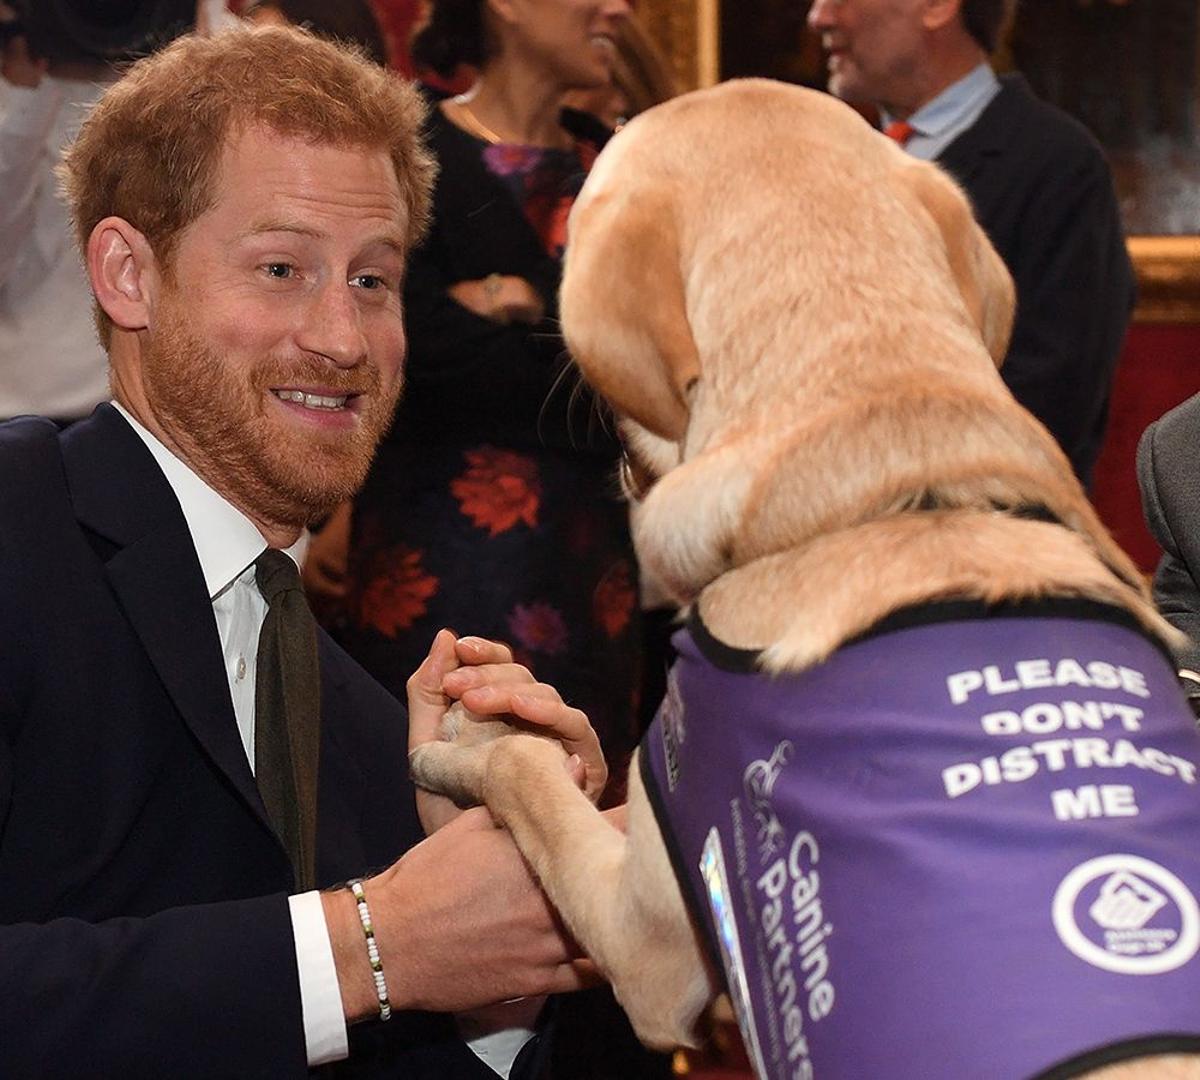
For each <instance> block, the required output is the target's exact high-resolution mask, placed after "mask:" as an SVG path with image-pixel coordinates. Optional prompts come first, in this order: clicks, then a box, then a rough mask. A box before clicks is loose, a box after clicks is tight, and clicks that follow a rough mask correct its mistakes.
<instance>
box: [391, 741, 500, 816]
mask: <svg viewBox="0 0 1200 1080" xmlns="http://www.w3.org/2000/svg"><path fill="white" fill-rule="evenodd" d="M489 751H490V747H489V746H487V745H482V746H459V745H457V744H456V743H451V742H431V743H425V745H424V746H418V747H417V748H416V749H415V750H413V751H412V752H411V753H410V754H409V755H408V770H409V774H410V775H411V776H412V780H413V783H414V784H416V785H417V787H419V788H423V789H424V790H426V791H432V792H433V793H434V794H435V795H445V796H447V797H448V798H449V799H452V800H453V802H454V804H455V805H456V806H459V807H462V808H463V809H466V808H467V807H471V806H479V805H480V804H481V803H482V802H483V778H484V775H485V774H486V773H487V758H488V756H489Z"/></svg>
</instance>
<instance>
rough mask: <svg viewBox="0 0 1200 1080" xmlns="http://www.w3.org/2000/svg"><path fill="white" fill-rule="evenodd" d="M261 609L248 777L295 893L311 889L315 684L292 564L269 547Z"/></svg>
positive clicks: (259, 563)
mask: <svg viewBox="0 0 1200 1080" xmlns="http://www.w3.org/2000/svg"><path fill="white" fill-rule="evenodd" d="M254 577H255V580H256V581H257V582H258V589H259V592H261V593H262V595H263V599H264V600H266V602H267V609H268V610H267V617H266V619H264V620H263V625H262V631H261V632H260V634H259V637H258V673H257V676H256V679H255V685H254V774H255V779H256V780H257V781H258V790H259V794H260V795H261V796H262V800H263V804H264V805H265V806H266V808H267V816H268V817H269V818H270V819H271V824H272V825H274V826H275V831H276V832H277V833H278V835H279V838H280V840H282V841H283V846H284V848H285V849H286V850H287V853H288V858H289V859H291V862H292V868H293V870H294V871H295V874H296V884H297V886H298V887H299V888H300V889H301V891H307V890H308V889H311V888H313V887H314V885H315V877H316V838H317V758H318V754H319V750H320V742H321V678H320V672H319V669H318V667H317V635H316V623H315V622H314V621H313V617H312V612H311V611H309V608H308V601H307V600H306V599H305V598H304V592H303V591H302V589H301V587H300V573H299V571H298V570H297V569H296V564H295V563H294V562H292V560H291V558H290V557H289V556H287V555H285V554H284V553H283V552H282V551H276V550H274V549H273V548H268V549H267V550H266V551H264V552H263V553H262V554H261V555H260V556H259V557H258V558H257V559H255V560H254Z"/></svg>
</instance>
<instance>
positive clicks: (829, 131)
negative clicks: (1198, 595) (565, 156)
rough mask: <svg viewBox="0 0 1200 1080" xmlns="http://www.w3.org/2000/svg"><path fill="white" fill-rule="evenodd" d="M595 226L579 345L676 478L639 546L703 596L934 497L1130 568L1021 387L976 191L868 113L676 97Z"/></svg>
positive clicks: (620, 165)
mask: <svg viewBox="0 0 1200 1080" xmlns="http://www.w3.org/2000/svg"><path fill="white" fill-rule="evenodd" d="M570 233H571V242H570V244H569V246H568V254H567V259H566V267H565V273H564V279H563V286H562V294H561V310H562V317H563V327H564V333H565V336H566V339H567V342H568V345H569V347H570V349H571V352H572V354H573V356H574V357H575V359H576V361H577V362H578V364H579V366H580V367H581V369H582V371H583V373H584V375H585V377H586V378H587V379H588V381H589V382H590V383H591V384H592V385H593V386H594V387H595V388H596V389H597V390H598V391H599V392H600V393H601V394H602V395H603V396H604V397H605V398H606V399H607V400H608V401H609V402H610V403H611V404H612V405H613V407H614V408H615V410H616V412H617V414H618V416H619V417H620V418H621V427H622V432H623V436H624V438H625V441H626V444H627V446H628V447H629V449H630V451H631V454H632V456H633V457H634V459H635V460H636V462H637V463H638V466H639V468H638V469H637V470H636V471H637V472H639V473H641V474H642V482H641V483H639V484H636V485H635V487H638V488H643V489H645V488H648V487H649V486H650V484H651V483H653V490H651V491H650V493H649V495H648V496H647V497H646V499H645V501H644V503H643V504H642V506H641V507H639V508H638V511H637V513H636V514H635V540H636V542H637V545H638V550H639V555H640V556H641V558H642V561H643V565H644V566H646V567H647V568H648V570H649V571H650V573H651V575H652V576H653V577H655V578H657V579H659V580H660V582H661V583H662V584H664V585H665V586H666V588H667V591H668V592H670V593H671V594H672V595H673V596H674V597H675V598H676V599H677V600H680V601H687V600H690V599H691V598H692V597H694V596H695V595H696V594H697V592H698V591H699V590H700V589H702V588H704V586H705V585H707V584H708V583H709V582H710V581H712V580H713V579H714V578H715V577H716V576H718V575H719V574H720V573H722V572H723V571H724V570H726V569H728V568H730V567H731V566H735V565H740V564H743V563H745V562H747V561H749V560H752V559H754V558H756V557H758V556H761V555H763V554H766V553H769V552H771V551H774V550H780V549H781V548H784V547H787V546H788V545H796V544H799V543H803V542H805V541H807V540H809V539H811V538H812V537H813V536H816V535H819V534H820V533H822V532H827V531H829V530H831V529H836V528H844V527H848V526H849V525H852V524H854V523H855V522H859V521H862V520H867V519H870V518H872V517H874V516H878V515H881V514H886V513H891V512H896V511H897V510H902V509H904V508H905V507H906V506H908V505H910V504H912V503H918V504H926V503H933V504H935V505H939V506H957V505H965V506H972V507H976V508H990V507H994V506H1007V505H1014V506H1022V505H1026V504H1030V503H1033V504H1035V505H1039V506H1040V505H1048V506H1049V507H1050V508H1051V511H1052V513H1054V514H1057V515H1058V516H1059V517H1060V519H1062V520H1064V521H1066V522H1068V523H1069V524H1070V525H1072V527H1075V528H1076V529H1078V530H1079V531H1081V532H1085V533H1087V534H1089V536H1091V535H1093V534H1094V536H1095V539H1094V544H1095V546H1096V547H1097V549H1098V550H1101V549H1103V550H1102V556H1103V557H1104V558H1105V560H1106V561H1110V557H1111V559H1114V560H1116V561H1118V562H1120V560H1121V558H1122V557H1121V556H1120V553H1119V552H1118V551H1117V550H1116V549H1115V546H1113V545H1112V544H1111V541H1110V540H1107V538H1106V537H1105V536H1104V535H1103V529H1102V528H1101V527H1100V526H1099V523H1098V522H1097V521H1095V518H1094V515H1093V514H1091V511H1090V508H1088V507H1087V503H1086V499H1085V498H1084V497H1083V494H1082V492H1081V491H1080V490H1079V488H1078V485H1077V484H1075V483H1074V480H1073V478H1072V477H1071V475H1070V469H1069V466H1068V464H1067V462H1066V459H1065V458H1064V457H1063V455H1062V454H1061V452H1060V451H1059V450H1058V448H1057V446H1056V445H1055V444H1054V441H1053V439H1052V438H1051V437H1050V436H1049V434H1048V433H1047V432H1046V431H1045V429H1044V428H1042V427H1041V425H1040V424H1038V423H1037V422H1036V421H1035V420H1033V418H1032V417H1030V416H1029V415H1028V414H1027V413H1025V412H1024V410H1022V409H1020V407H1019V406H1017V405H1016V403H1015V402H1014V401H1013V400H1012V398H1011V395H1009V394H1008V392H1007V390H1006V389H1005V388H1004V386H1003V383H1002V382H1001V380H1000V378H999V374H998V372H997V367H998V365H999V363H1000V360H1001V358H1002V357H1003V355H1004V352H1005V350H1006V348H1007V344H1008V338H1009V333H1010V330H1011V325H1012V316H1013V308H1014V292H1013V286H1012V281H1011V279H1010V277H1009V275H1008V272H1007V270H1006V269H1005V267H1004V265H1003V263H1002V261H1001V260H1000V258H999V256H998V255H997V254H996V252H995V250H994V249H993V247H992V246H991V244H990V243H989V241H988V239H987V237H986V236H985V234H984V233H983V231H982V230H981V229H980V228H979V226H978V225H977V224H976V222H975V220H974V217H973V215H972V213H971V208H970V205H969V203H968V201H967V199H966V197H965V196H964V194H963V193H962V191H961V190H960V189H959V188H958V186H957V185H956V184H955V183H954V182H953V181H952V180H951V179H950V178H949V177H948V176H947V175H946V174H944V173H943V172H942V171H941V170H940V169H938V168H937V167H936V166H934V165H931V164H928V163H925V162H920V161H916V160H914V159H912V158H911V157H909V156H908V155H906V154H905V153H904V152H903V151H902V150H901V149H900V148H899V147H898V146H896V145H895V144H894V143H893V142H891V141H890V140H888V139H886V138H885V137H883V136H882V135H880V134H879V133H877V132H875V131H874V130H872V129H871V128H870V127H869V125H868V124H867V123H866V122H865V121H864V120H863V119H862V118H861V117H860V116H859V115H858V114H857V113H856V112H854V111H853V110H852V109H850V108H849V107H847V106H846V105H844V104H842V103H840V102H838V101H836V100H834V99H833V98H831V97H829V96H827V95H824V94H819V93H815V92H813V91H809V90H804V89H801V88H799V87H794V86H788V85H784V84H781V83H774V82H770V81H767V80H757V79H752V80H739V81H733V82H729V83H725V84H722V85H721V86H718V87H715V88H713V89H710V90H703V91H698V92H696V93H693V94H688V95H684V96H683V97H680V98H676V99H674V100H672V101H670V102H667V103H665V104H663V105H660V106H658V107H656V108H654V109H652V110H650V111H649V112H647V113H644V114H642V115H641V116H639V117H637V118H636V119H635V120H634V121H633V122H632V123H630V124H629V125H628V126H627V127H626V128H625V129H623V130H622V131H621V132H620V134H618V135H617V136H616V137H615V138H614V139H613V140H612V142H610V144H609V145H608V147H607V148H606V149H605V151H604V152H603V153H602V154H601V155H600V157H599V159H598V160H597V162H596V164H595V167H594V168H593V171H592V173H591V175H590V176H589V178H588V181H587V183H586V184H585V185H584V189H583V191H582V193H581V195H580V197H579V199H578V200H577V202H576V204H575V207H574V209H573V211H572V215H571V221H570ZM636 494H637V492H636V491H635V495H636ZM1089 515H1090V516H1089ZM1110 565H1111V561H1110ZM1121 570H1122V572H1123V576H1124V573H1125V572H1129V573H1132V568H1131V567H1130V566H1128V563H1127V561H1126V562H1125V563H1122V564H1121Z"/></svg>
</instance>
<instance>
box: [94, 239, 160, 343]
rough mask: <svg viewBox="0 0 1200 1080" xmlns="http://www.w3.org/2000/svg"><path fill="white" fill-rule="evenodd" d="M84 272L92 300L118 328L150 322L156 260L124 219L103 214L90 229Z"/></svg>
mask: <svg viewBox="0 0 1200 1080" xmlns="http://www.w3.org/2000/svg"><path fill="white" fill-rule="evenodd" d="M87 272H88V278H89V279H90V281H91V284H92V292H94V293H95V294H96V301H97V302H98V303H99V305H100V306H101V307H102V308H103V309H104V311H105V313H106V314H107V315H108V317H109V318H110V319H112V321H113V322H114V323H115V324H116V325H117V326H118V327H120V328H121V329H122V330H144V329H145V328H146V327H147V326H149V325H150V314H151V306H152V303H153V299H154V294H155V292H156V290H157V286H158V281H159V273H158V263H157V261H156V260H155V258H154V252H153V251H152V250H151V249H150V243H149V241H148V240H147V239H146V237H145V236H143V235H142V233H140V232H139V231H138V230H137V229H135V228H134V227H133V226H132V225H130V224H129V222H128V221H126V220H125V219H124V218H119V217H107V218H105V219H104V220H103V221H101V222H99V224H97V225H96V227H95V228H94V229H93V230H92V235H91V236H90V237H88V246H87Z"/></svg>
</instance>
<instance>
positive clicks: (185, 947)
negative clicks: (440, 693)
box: [0, 406, 494, 1080]
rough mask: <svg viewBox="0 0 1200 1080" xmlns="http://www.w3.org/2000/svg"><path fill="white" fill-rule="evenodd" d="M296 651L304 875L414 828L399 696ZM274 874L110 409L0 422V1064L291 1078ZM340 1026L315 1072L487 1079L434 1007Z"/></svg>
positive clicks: (294, 1004)
mask: <svg viewBox="0 0 1200 1080" xmlns="http://www.w3.org/2000/svg"><path fill="white" fill-rule="evenodd" d="M319 652H320V662H321V675H322V690H321V724H322V726H321V757H320V780H319V794H318V844H317V872H318V879H319V882H320V884H321V885H322V886H324V885H328V884H332V883H334V882H337V881H341V880H344V879H346V878H347V877H350V876H354V875H356V874H362V873H367V872H370V871H372V870H374V869H379V868H383V867H385V866H387V865H388V864H390V863H391V862H392V861H393V860H394V859H395V858H396V857H397V856H399V855H400V854H401V853H402V852H403V851H404V850H405V849H406V848H407V847H409V846H411V845H412V844H414V843H416V842H417V841H419V840H420V839H421V836H422V833H421V828H420V825H419V822H418V820H417V816H416V810H415V803H414V798H413V792H412V788H411V786H410V784H409V782H408V779H407V775H406V774H407V729H406V716H405V712H404V710H403V708H402V707H401V706H400V705H399V704H398V703H397V702H396V700H395V699H394V698H392V697H391V696H390V695H389V694H387V693H386V692H385V691H384V690H383V689H382V688H381V687H379V686H378V685H377V684H376V683H375V682H374V681H373V680H371V679H370V678H369V677H368V676H367V675H366V674H365V673H364V672H362V670H361V669H360V668H359V667H358V666H357V665H356V664H355V663H354V662H353V661H352V660H350V658H349V657H348V656H346V655H345V653H343V652H342V651H341V650H340V649H339V648H338V647H337V646H336V645H334V644H333V642H332V641H330V640H329V638H328V637H326V636H325V635H324V634H321V636H320V641H319ZM290 891H293V881H292V876H291V869H290V867H289V864H288V861H287V858H286V855H285V853H284V850H283V847H282V845H281V844H280V842H279V840H278V839H277V837H276V836H275V834H274V833H273V831H272V829H271V827H270V826H269V824H268V822H267V818H266V815H265V811H264V809H263V805H262V802H261V800H260V799H259V796H258V792H257V789H256V788H255V785H254V780H253V777H252V775H251V773H250V769H249V765H248V763H247V761H246V756H245V753H244V751H243V749H242V745H241V742H240V739H239V736H238V731H237V726H236V722H235V719H234V713H233V706H232V704H231V701H230V698H229V691H228V682H227V678H226V675H225V671H224V666H223V661H222V655H221V649H220V644H219V640H218V637H217V631H216V624H215V621H214V618H213V612H212V605H211V603H210V600H209V597H208V595H207V591H206V588H205V584H204V580H203V577H202V574H201V570H200V565H199V562H198V560H197V558H196V554H195V550H194V547H193V544H192V540H191V536H190V534H189V532H188V529H187V526H186V524H185V521H184V518H183V515H182V512H181V511H180V509H179V505H178V502H177V501H176V499H175V495H174V493H173V491H172V490H171V488H170V486H169V485H168V483H167V481H166V479H165V478H164V477H163V475H162V473H161V471H160V470H159V468H158V466H157V465H156V464H155V462H154V460H153V458H152V457H151V455H150V454H149V452H148V451H147V450H146V448H145V446H144V444H143V443H142V442H141V440H140V439H139V437H138V436H137V435H136V434H135V433H134V431H133V430H132V429H131V428H130V427H129V425H128V424H127V423H126V422H125V420H124V419H123V418H122V417H121V416H120V415H119V414H118V413H117V412H116V411H115V410H113V409H112V408H111V407H109V406H101V407H100V408H99V409H98V410H97V412H96V413H95V414H94V415H93V416H92V418H91V419H89V420H86V421H83V422H82V423H80V424H77V425H75V426H74V427H72V428H70V429H69V430H68V431H66V432H65V433H63V434H61V435H60V434H59V433H58V432H57V430H56V429H55V428H54V427H53V425H51V424H49V423H48V422H46V421H41V420H32V419H26V420H17V421H13V422H11V423H9V424H4V425H0V1075H2V1076H4V1077H6V1078H9V1080H12V1078H16V1077H37V1078H39V1080H43V1078H50V1077H72V1078H77V1077H83V1076H86V1077H89V1078H93V1080H95V1078H103V1077H110V1076H111V1077H121V1078H122V1080H133V1078H136V1077H155V1078H161V1077H166V1076H170V1077H173V1078H185V1077H197V1078H201V1077H202V1078H205V1080H213V1078H215V1077H225V1076H228V1077H241V1078H244V1077H292V1076H304V1075H305V1073H306V1065H305V1050H304V1045H305V1044H304V1034H303V1026H302V1017H301V1008H300V998H299V989H298V980H297V974H296V964H295V952H294V946H293V939H292V931H291V921H290V916H289V912H288V907H287V900H286V898H287V895H288V893H289V892H290ZM364 949H365V946H364ZM364 957H365V952H364ZM364 963H365V959H364ZM397 1021H398V1022H397ZM372 1028H374V1029H375V1030H374V1031H372V1030H371V1029H372ZM359 1042H361V1043H362V1045H361V1046H360V1047H359V1049H358V1052H357V1054H356V1057H357V1059H358V1061H359V1062H360V1063H361V1065H355V1066H351V1065H343V1066H341V1067H340V1069H339V1075H352V1076H357V1075H366V1074H371V1075H395V1076H403V1077H406V1078H408V1077H423V1076H428V1077H431V1078H432V1077H439V1078H441V1077H458V1076H462V1077H480V1076H492V1077H493V1080H494V1074H492V1073H491V1072H490V1071H489V1070H487V1069H486V1068H484V1067H483V1066H482V1065H481V1064H480V1063H479V1062H478V1061H477V1059H475V1058H474V1056H473V1055H472V1054H471V1053H470V1050H469V1049H468V1048H466V1047H465V1046H464V1045H463V1044H462V1043H461V1041H460V1040H459V1039H458V1037H457V1035H456V1034H455V1032H454V1029H453V1024H452V1022H451V1021H450V1020H449V1019H448V1018H446V1017H434V1016H430V1015H427V1014H401V1015H400V1016H398V1017H397V1018H396V1019H395V1020H393V1021H392V1023H390V1024H388V1025H380V1024H377V1023H376V1024H367V1025H361V1026H360V1027H358V1028H355V1029H354V1031H353V1032H352V1045H355V1044H358V1043H359ZM352 1060H353V1059H352Z"/></svg>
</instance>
